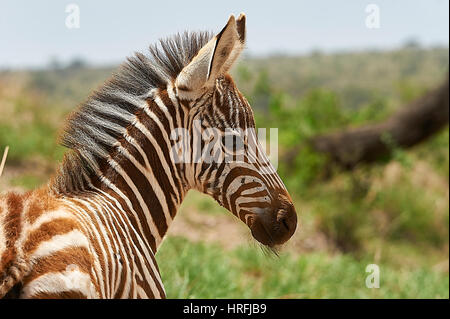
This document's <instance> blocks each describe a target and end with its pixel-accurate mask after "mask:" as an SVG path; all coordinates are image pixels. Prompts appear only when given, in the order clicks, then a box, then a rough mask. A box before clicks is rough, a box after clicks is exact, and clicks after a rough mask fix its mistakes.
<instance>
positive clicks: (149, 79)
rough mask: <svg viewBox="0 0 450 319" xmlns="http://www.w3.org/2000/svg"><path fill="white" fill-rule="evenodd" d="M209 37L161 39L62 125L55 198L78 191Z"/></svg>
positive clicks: (125, 65) (196, 34)
mask: <svg viewBox="0 0 450 319" xmlns="http://www.w3.org/2000/svg"><path fill="white" fill-rule="evenodd" d="M212 36H213V35H212V33H210V32H184V33H183V34H177V35H175V36H172V37H169V38H166V39H161V40H160V41H159V42H158V43H156V44H152V45H150V47H149V54H147V55H145V54H142V53H138V52H136V53H135V54H134V56H132V57H129V58H127V60H126V62H124V63H123V64H122V65H121V66H120V67H119V69H118V71H117V72H115V73H114V74H113V75H112V76H111V78H110V79H109V80H107V81H106V82H105V83H104V84H103V85H102V86H101V87H99V88H98V89H97V90H95V91H94V92H93V93H92V94H91V95H90V96H89V97H88V99H87V100H86V101H85V102H83V103H82V104H81V105H80V106H79V107H78V108H77V109H76V110H75V111H74V112H73V113H72V114H71V115H70V116H69V118H68V119H67V121H66V125H65V129H64V131H63V133H62V135H61V137H60V144H61V145H62V146H65V147H67V148H69V149H70V150H71V151H69V152H68V153H66V154H65V157H64V160H63V163H62V165H61V167H60V169H59V170H60V171H59V172H58V174H57V175H56V176H55V178H54V179H53V180H52V182H51V183H50V185H51V188H52V189H53V190H55V191H56V192H57V193H64V192H66V191H68V190H70V189H71V190H77V189H84V188H85V187H86V186H87V185H85V179H84V177H83V175H86V174H87V175H89V174H90V173H92V172H93V171H96V170H97V169H98V162H99V161H98V160H99V159H102V158H103V159H104V158H107V156H108V155H109V153H110V150H111V149H112V147H113V146H114V144H115V143H116V142H117V139H118V138H120V137H121V136H122V135H123V133H124V132H125V131H126V128H127V127H128V125H129V124H131V122H132V121H133V119H134V115H135V114H136V113H137V112H138V111H139V110H140V109H141V108H140V106H141V105H142V103H143V101H144V100H145V99H146V98H147V96H148V93H149V92H150V91H151V90H152V89H154V88H165V87H166V86H167V84H168V83H169V82H171V81H173V80H175V78H176V77H177V75H178V74H179V73H180V72H181V70H182V69H183V68H184V67H185V66H186V65H188V64H189V63H190V62H191V61H192V59H193V58H194V57H195V56H196V55H197V53H198V52H199V51H200V49H201V48H202V47H203V46H204V45H205V44H206V43H207V42H208V41H209V40H210V39H211V38H212Z"/></svg>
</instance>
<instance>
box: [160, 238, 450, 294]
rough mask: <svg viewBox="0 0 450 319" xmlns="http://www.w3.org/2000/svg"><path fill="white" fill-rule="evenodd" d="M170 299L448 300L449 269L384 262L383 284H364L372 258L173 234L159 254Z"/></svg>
mask: <svg viewBox="0 0 450 319" xmlns="http://www.w3.org/2000/svg"><path fill="white" fill-rule="evenodd" d="M156 257H157V260H158V264H159V266H160V269H161V275H162V278H163V282H164V285H165V288H166V292H167V295H168V297H169V298H448V297H449V276H448V273H441V272H437V271H433V269H432V268H431V267H415V268H414V269H408V267H407V266H405V267H403V268H402V267H398V266H393V265H390V264H384V263H379V264H378V265H379V267H380V288H373V289H369V288H367V287H366V286H365V280H366V276H367V275H368V273H366V272H365V269H366V266H367V265H368V264H371V263H373V261H371V260H369V259H367V258H363V259H360V260H357V259H355V258H353V257H351V256H349V255H341V254H336V255H332V256H330V255H327V254H323V253H308V254H305V255H302V256H299V257H294V256H292V255H289V254H283V253H282V254H281V256H280V257H279V258H277V257H274V256H267V255H266V254H264V253H262V252H261V250H260V249H258V248H257V247H240V248H237V249H235V250H233V251H225V250H223V249H222V248H221V247H219V246H216V245H213V244H205V243H191V242H189V241H187V240H186V239H183V238H177V237H175V238H168V239H167V240H166V241H165V242H164V244H163V246H162V247H161V249H160V251H159V252H158V254H157V256H156Z"/></svg>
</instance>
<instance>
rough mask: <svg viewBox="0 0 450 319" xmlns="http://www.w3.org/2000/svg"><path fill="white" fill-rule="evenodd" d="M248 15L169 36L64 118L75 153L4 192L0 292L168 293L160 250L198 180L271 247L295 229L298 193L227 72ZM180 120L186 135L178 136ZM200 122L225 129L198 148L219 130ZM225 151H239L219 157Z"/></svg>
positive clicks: (70, 148)
mask: <svg viewBox="0 0 450 319" xmlns="http://www.w3.org/2000/svg"><path fill="white" fill-rule="evenodd" d="M245 22H246V16H245V15H244V14H241V15H239V17H238V18H235V17H234V16H233V15H231V16H230V18H229V20H228V22H227V24H226V25H225V27H224V28H223V29H222V30H221V31H220V32H219V33H218V34H216V35H215V36H214V35H212V34H211V33H210V32H185V33H182V34H177V35H175V36H173V37H169V38H166V39H161V40H160V41H159V42H158V43H156V44H153V45H151V46H150V47H149V53H148V54H142V53H135V54H134V55H133V56H131V57H129V58H128V59H127V61H126V62H124V63H123V64H122V65H121V66H120V68H119V70H118V71H116V72H115V73H114V74H113V75H112V77H111V78H110V79H109V80H108V81H106V82H105V83H104V84H103V86H101V87H100V88H98V89H97V90H95V91H94V92H93V93H92V94H91V95H90V96H89V97H88V98H87V100H86V101H85V102H83V103H82V104H81V105H80V106H79V107H78V108H77V109H76V110H75V111H74V112H73V113H72V114H71V115H70V116H69V117H68V119H67V121H66V123H65V128H64V131H63V133H62V135H61V138H60V139H61V144H62V145H63V146H65V147H67V148H68V151H67V152H66V154H65V155H64V157H63V160H62V162H61V163H60V164H59V166H58V168H57V171H56V172H55V174H54V176H53V177H52V178H51V179H50V180H49V182H48V183H47V184H46V185H44V186H42V187H40V188H38V189H36V190H33V191H29V192H26V193H14V192H9V193H5V194H4V195H2V196H1V197H0V297H4V298H36V299H40V298H166V292H165V290H164V286H163V283H162V280H161V276H160V272H159V268H158V265H157V263H156V260H155V254H156V252H157V250H158V248H159V247H160V245H161V243H162V241H163V239H164V236H165V234H166V232H167V230H168V227H169V226H170V224H171V222H172V221H173V219H174V217H175V215H176V212H177V209H178V208H179V206H180V204H181V202H182V201H183V198H184V197H185V195H186V193H187V192H188V190H190V189H194V190H197V191H200V192H203V193H206V194H208V195H210V196H212V197H213V198H214V199H215V200H216V201H217V202H218V203H219V205H221V206H223V207H225V208H226V209H227V210H229V211H230V212H231V213H232V214H233V215H235V216H236V217H237V218H239V219H240V220H241V221H242V222H244V223H245V224H246V225H247V226H248V227H249V229H250V231H251V234H252V235H253V237H254V238H255V239H256V240H257V241H258V242H260V243H261V244H262V245H263V247H265V246H266V247H277V246H278V245H281V244H283V243H285V242H286V241H287V240H288V239H289V238H290V237H291V236H292V235H293V234H294V232H295V230H296V228H297V213H296V211H295V208H294V205H293V202H292V199H291V197H290V195H289V193H288V191H287V189H286V187H285V185H284V184H283V182H282V181H281V179H280V177H279V176H278V174H277V173H276V170H275V169H274V167H273V165H272V164H270V162H269V160H268V159H267V156H266V154H265V153H264V152H263V150H262V148H261V146H260V144H259V143H258V141H257V137H256V135H255V134H254V133H252V132H253V131H254V130H253V129H254V128H255V123H254V117H253V113H252V109H251V107H250V105H249V103H248V101H247V100H246V99H245V97H244V96H243V95H242V94H241V93H240V92H239V90H238V89H237V87H236V85H235V84H234V82H233V79H232V77H231V76H230V75H229V73H228V71H229V70H230V68H231V67H232V65H233V64H234V62H235V61H236V59H237V58H238V57H239V55H240V53H241V52H242V50H243V49H244V46H245V37H246V35H245V34H246V32H245ZM180 128H181V129H183V130H184V132H185V133H186V134H184V135H183V134H178V135H177V134H173V132H176V131H177V129H180ZM199 129H201V130H203V131H206V130H207V129H214V130H215V131H218V132H220V133H221V135H220V136H219V137H218V138H217V139H216V140H215V141H214V143H213V146H215V147H213V149H214V151H213V150H211V149H208V150H209V151H208V152H204V153H202V154H200V156H199V155H198V152H197V151H198V148H204V147H205V146H206V145H210V144H211V143H209V142H211V136H208V135H206V134H200V135H199V134H194V131H196V130H199ZM243 130H245V131H246V132H247V131H248V132H250V133H248V134H240V133H237V132H242V131H243ZM230 132H231V133H230ZM226 134H229V135H230V134H231V136H232V141H233V142H232V150H231V151H229V150H227V148H226V147H225V146H226V143H224V140H225V137H226ZM238 140H239V142H240V143H238ZM208 143H209V144H208ZM238 144H239V145H241V146H242V147H240V148H239V149H240V151H241V153H240V154H241V155H242V156H241V157H240V160H237V156H236V154H237V148H238V147H237V145H238ZM252 145H253V146H252ZM225 152H229V154H232V156H231V160H228V161H224V160H218V159H217V157H215V155H220V154H223V153H225ZM205 154H207V155H208V154H209V155H211V154H213V156H212V160H211V159H210V160H207V156H203V155H205ZM177 156H178V160H176V159H177ZM219 157H220V156H219ZM180 158H181V160H180ZM228 158H230V157H228Z"/></svg>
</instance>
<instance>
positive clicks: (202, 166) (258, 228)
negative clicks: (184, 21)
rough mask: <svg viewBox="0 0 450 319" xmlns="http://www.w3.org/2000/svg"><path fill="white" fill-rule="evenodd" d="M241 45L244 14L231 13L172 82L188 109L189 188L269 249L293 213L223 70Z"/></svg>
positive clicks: (289, 228)
mask: <svg viewBox="0 0 450 319" xmlns="http://www.w3.org/2000/svg"><path fill="white" fill-rule="evenodd" d="M244 45H245V15H243V14H241V15H240V16H239V17H238V19H237V20H236V19H235V18H234V16H231V17H230V19H229V20H228V23H227V25H226V26H225V27H224V28H223V29H222V31H221V32H220V33H219V34H217V35H216V36H215V37H214V38H212V39H211V40H210V41H209V42H208V43H206V44H205V45H204V46H203V47H202V48H201V49H200V51H199V52H198V54H197V55H196V56H195V57H194V58H193V59H192V61H191V62H190V63H189V64H188V65H187V66H185V67H184V68H183V70H182V71H181V73H180V74H179V75H178V76H177V78H176V80H175V82H174V84H173V86H174V92H175V94H176V96H177V99H178V100H179V101H180V103H181V104H182V105H183V106H184V108H186V109H187V110H188V116H187V118H188V123H187V125H185V126H186V128H187V133H188V136H189V137H190V138H189V140H190V143H185V145H186V144H189V145H192V149H191V150H190V151H189V152H187V153H188V154H189V156H188V157H189V159H190V160H192V159H193V160H192V161H191V163H190V164H189V165H188V166H189V169H188V170H187V172H186V174H187V175H189V178H188V179H189V180H190V184H191V186H192V187H194V188H196V189H198V190H200V191H202V192H204V193H207V194H209V195H211V196H212V197H213V198H214V199H215V200H217V201H218V202H219V204H220V205H222V206H224V207H225V208H226V209H228V210H229V211H230V212H232V213H233V214H234V215H236V216H237V217H238V218H239V219H241V220H242V221H243V222H244V223H246V224H247V225H248V227H249V228H250V230H251V233H252V235H253V237H254V238H255V239H256V240H258V241H259V242H260V243H262V244H264V245H267V246H270V247H273V246H275V245H279V244H283V243H284V242H286V241H287V240H288V239H289V238H290V237H291V236H292V235H293V234H294V231H295V229H296V227H297V214H296V212H295V208H294V205H293V203H292V200H291V197H290V195H289V193H288V191H287V190H286V187H285V186H284V184H283V182H282V181H281V179H280V177H279V176H278V174H277V173H276V171H275V169H274V167H273V166H272V164H271V163H270V161H269V160H268V158H267V156H266V154H265V152H264V150H263V149H262V148H261V146H260V144H259V143H258V139H257V135H256V133H255V123H254V119H253V112H252V109H251V107H250V105H249V103H248V101H247V100H246V99H245V97H244V96H243V95H242V94H241V93H240V92H239V90H238V89H237V87H236V85H235V84H234V82H233V80H232V78H231V76H230V75H229V74H228V73H227V71H228V70H229V69H230V68H231V66H232V65H233V63H234V62H235V60H236V59H237V58H238V56H239V54H240V53H241V51H242V50H243V48H244ZM181 144H182V143H181Z"/></svg>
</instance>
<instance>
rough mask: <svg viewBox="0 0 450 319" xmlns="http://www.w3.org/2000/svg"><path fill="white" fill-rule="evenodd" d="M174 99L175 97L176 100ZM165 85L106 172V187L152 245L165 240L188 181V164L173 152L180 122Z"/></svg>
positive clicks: (149, 102)
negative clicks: (173, 134) (173, 137)
mask: <svg viewBox="0 0 450 319" xmlns="http://www.w3.org/2000/svg"><path fill="white" fill-rule="evenodd" d="M175 103H176V101H175ZM175 103H174V101H173V98H171V97H170V96H169V93H168V92H167V90H154V91H153V92H152V93H151V94H150V97H149V98H148V99H146V100H145V103H144V104H143V107H142V110H141V111H140V112H138V113H137V114H136V117H135V120H134V121H133V123H132V125H130V126H129V127H128V128H127V132H126V133H125V134H124V138H123V139H122V140H121V141H120V142H118V143H117V146H116V149H117V151H116V154H114V157H111V158H109V159H108V161H107V162H108V165H109V168H108V170H107V172H106V173H105V174H104V177H103V178H102V182H103V184H104V185H105V186H107V187H108V192H109V193H110V194H112V195H113V196H115V197H116V198H117V197H120V199H121V200H122V201H124V203H123V204H124V205H122V206H123V207H125V209H126V210H127V212H128V214H129V215H133V216H138V218H137V223H139V225H138V227H139V228H140V229H142V230H143V232H144V234H143V236H144V237H146V238H148V240H149V242H150V243H151V246H154V251H156V249H157V248H158V246H159V245H160V244H161V242H162V240H163V238H164V236H165V234H166V233H167V231H168V228H169V226H170V224H171V223H172V221H173V219H174V217H175V215H176V213H177V211H178V208H179V206H180V205H181V202H182V201H183V199H184V196H185V194H186V193H187V191H188V189H189V187H188V183H187V181H186V174H185V172H184V167H182V166H180V165H179V164H175V163H174V162H173V160H172V157H171V154H170V152H171V149H172V147H173V144H174V141H172V140H171V132H172V131H173V130H174V129H175V128H177V127H180V126H181V125H182V118H183V112H182V110H179V109H177V107H179V105H177V104H175Z"/></svg>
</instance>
